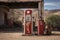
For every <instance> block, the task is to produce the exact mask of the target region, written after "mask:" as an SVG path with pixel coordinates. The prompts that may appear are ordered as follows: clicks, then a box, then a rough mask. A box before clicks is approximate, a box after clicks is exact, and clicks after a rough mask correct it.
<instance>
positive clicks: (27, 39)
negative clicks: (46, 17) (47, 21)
mask: <svg viewBox="0 0 60 40" xmlns="http://www.w3.org/2000/svg"><path fill="white" fill-rule="evenodd" d="M54 33H57V34H54V35H40V36H22V33H3V32H1V33H0V40H60V32H54Z"/></svg>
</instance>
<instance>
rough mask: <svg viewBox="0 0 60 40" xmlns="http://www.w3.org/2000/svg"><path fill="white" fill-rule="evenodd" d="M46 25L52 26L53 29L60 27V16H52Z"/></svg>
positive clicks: (46, 21)
mask: <svg viewBox="0 0 60 40" xmlns="http://www.w3.org/2000/svg"><path fill="white" fill-rule="evenodd" d="M45 23H46V24H47V25H50V26H51V27H60V16H59V15H51V16H48V17H47V18H46V19H45Z"/></svg>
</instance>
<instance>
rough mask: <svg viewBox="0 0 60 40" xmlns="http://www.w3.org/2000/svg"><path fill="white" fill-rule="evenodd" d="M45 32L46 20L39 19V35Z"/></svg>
mask: <svg viewBox="0 0 60 40" xmlns="http://www.w3.org/2000/svg"><path fill="white" fill-rule="evenodd" d="M42 34H44V21H43V20H39V21H38V35H42Z"/></svg>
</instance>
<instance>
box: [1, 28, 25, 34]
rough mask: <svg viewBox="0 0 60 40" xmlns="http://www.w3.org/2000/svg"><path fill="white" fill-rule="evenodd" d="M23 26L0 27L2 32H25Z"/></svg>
mask: <svg viewBox="0 0 60 40" xmlns="http://www.w3.org/2000/svg"><path fill="white" fill-rule="evenodd" d="M23 30H24V29H23V28H20V27H1V28H0V33H1V32H3V33H19V32H21V33H22V32H23Z"/></svg>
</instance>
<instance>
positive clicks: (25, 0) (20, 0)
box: [0, 0, 42, 2]
mask: <svg viewBox="0 0 60 40" xmlns="http://www.w3.org/2000/svg"><path fill="white" fill-rule="evenodd" d="M28 1H29V2H31V1H34V2H35V1H42V0H0V2H28Z"/></svg>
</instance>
